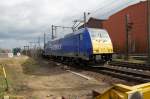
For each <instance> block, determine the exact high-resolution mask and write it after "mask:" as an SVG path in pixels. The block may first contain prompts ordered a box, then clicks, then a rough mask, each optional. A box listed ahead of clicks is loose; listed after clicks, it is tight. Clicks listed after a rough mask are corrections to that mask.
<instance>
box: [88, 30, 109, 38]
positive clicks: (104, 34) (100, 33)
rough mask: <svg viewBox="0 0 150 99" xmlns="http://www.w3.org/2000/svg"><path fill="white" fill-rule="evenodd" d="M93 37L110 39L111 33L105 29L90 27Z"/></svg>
mask: <svg viewBox="0 0 150 99" xmlns="http://www.w3.org/2000/svg"><path fill="white" fill-rule="evenodd" d="M89 33H90V36H91V38H93V39H94V38H101V39H109V35H108V33H107V31H106V30H103V29H89Z"/></svg>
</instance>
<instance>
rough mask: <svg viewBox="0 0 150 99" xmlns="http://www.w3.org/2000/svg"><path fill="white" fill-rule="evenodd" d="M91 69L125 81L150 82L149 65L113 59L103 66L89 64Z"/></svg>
mask: <svg viewBox="0 0 150 99" xmlns="http://www.w3.org/2000/svg"><path fill="white" fill-rule="evenodd" d="M91 69H92V70H93V71H95V72H98V73H101V74H107V75H109V76H113V77H116V78H120V79H124V80H127V81H134V82H140V83H145V82H150V66H148V65H143V64H134V63H131V64H130V63H127V62H126V63H125V62H114V61H113V62H110V63H109V64H108V65H104V66H91Z"/></svg>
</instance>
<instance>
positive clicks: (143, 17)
mask: <svg viewBox="0 0 150 99" xmlns="http://www.w3.org/2000/svg"><path fill="white" fill-rule="evenodd" d="M126 15H128V17H129V20H130V22H131V23H132V24H133V25H132V29H131V31H130V32H129V52H130V53H132V54H146V53H147V50H148V49H147V48H148V47H147V45H148V42H147V37H148V36H147V34H148V31H147V26H148V20H147V19H148V18H147V2H146V1H142V2H139V3H137V4H134V5H131V6H129V7H127V8H125V9H123V10H121V11H119V12H117V13H115V14H114V15H112V16H110V17H109V19H108V20H97V19H91V20H89V21H88V27H96V28H104V29H106V30H107V31H108V32H109V35H110V37H111V39H112V42H113V46H114V51H115V52H116V53H125V49H126V27H125V26H126V21H125V16H126Z"/></svg>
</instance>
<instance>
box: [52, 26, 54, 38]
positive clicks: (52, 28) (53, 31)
mask: <svg viewBox="0 0 150 99" xmlns="http://www.w3.org/2000/svg"><path fill="white" fill-rule="evenodd" d="M52 39H54V25H52Z"/></svg>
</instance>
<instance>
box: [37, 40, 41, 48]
mask: <svg viewBox="0 0 150 99" xmlns="http://www.w3.org/2000/svg"><path fill="white" fill-rule="evenodd" d="M40 39H41V38H40V37H38V42H37V43H38V46H39V49H40V46H41V45H40V43H41V40H40Z"/></svg>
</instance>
